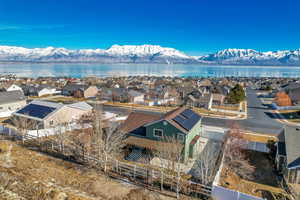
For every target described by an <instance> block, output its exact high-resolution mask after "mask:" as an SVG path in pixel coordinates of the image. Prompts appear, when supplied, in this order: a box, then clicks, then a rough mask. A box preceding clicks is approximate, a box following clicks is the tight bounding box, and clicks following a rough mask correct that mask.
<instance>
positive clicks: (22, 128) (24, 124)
mask: <svg viewBox="0 0 300 200" xmlns="http://www.w3.org/2000/svg"><path fill="white" fill-rule="evenodd" d="M10 120H11V122H12V124H13V125H14V126H15V127H16V128H17V130H18V131H19V133H20V134H21V137H22V142H23V143H24V136H25V135H26V134H27V132H28V130H30V129H32V128H34V127H35V126H36V121H34V120H30V119H27V118H24V117H18V116H13V117H12V118H11V119H10Z"/></svg>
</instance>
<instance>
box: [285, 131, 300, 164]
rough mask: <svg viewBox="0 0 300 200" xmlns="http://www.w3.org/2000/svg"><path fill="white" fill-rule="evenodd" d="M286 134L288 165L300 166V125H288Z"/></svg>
mask: <svg viewBox="0 0 300 200" xmlns="http://www.w3.org/2000/svg"><path fill="white" fill-rule="evenodd" d="M284 136H285V149H286V156H287V167H288V168H293V167H300V142H299V141H300V127H294V126H286V128H285V133H284Z"/></svg>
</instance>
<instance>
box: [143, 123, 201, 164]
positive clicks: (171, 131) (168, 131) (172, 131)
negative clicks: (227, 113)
mask: <svg viewBox="0 0 300 200" xmlns="http://www.w3.org/2000/svg"><path fill="white" fill-rule="evenodd" d="M164 122H167V121H165V120H162V121H159V122H157V123H154V124H151V125H149V126H147V128H146V137H147V138H149V139H152V140H159V138H158V137H156V136H154V134H153V131H154V129H161V130H163V135H164V136H165V137H166V136H167V137H174V136H175V135H176V136H175V137H177V134H179V133H180V134H182V135H183V136H184V138H185V139H184V142H183V144H184V150H183V158H184V161H186V160H187V159H188V157H189V154H190V143H191V141H192V140H193V138H194V137H195V136H196V135H200V132H201V120H200V121H199V122H198V123H197V124H196V125H195V126H194V127H193V129H192V130H191V131H190V132H189V133H188V134H185V133H183V132H182V131H180V130H179V129H178V128H176V127H174V126H173V125H172V124H170V123H169V122H167V124H166V125H164ZM198 145H199V141H198V142H197V143H196V144H195V145H194V148H193V152H195V150H196V148H197V147H198Z"/></svg>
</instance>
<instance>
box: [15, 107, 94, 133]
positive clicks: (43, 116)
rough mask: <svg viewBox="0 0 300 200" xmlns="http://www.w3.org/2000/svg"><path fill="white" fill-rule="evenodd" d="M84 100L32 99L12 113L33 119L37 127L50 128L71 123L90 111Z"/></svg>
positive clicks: (19, 116)
mask: <svg viewBox="0 0 300 200" xmlns="http://www.w3.org/2000/svg"><path fill="white" fill-rule="evenodd" d="M92 109H93V107H92V106H90V105H89V104H87V103H85V102H79V103H73V104H62V103H54V102H49V101H32V102H30V103H29V104H27V105H26V106H24V107H23V108H21V109H20V110H18V111H16V112H14V113H13V116H15V117H18V118H26V119H27V120H33V121H34V122H35V124H36V126H37V127H39V129H44V128H51V127H54V126H57V125H59V124H62V123H72V122H75V121H76V120H78V119H79V118H80V117H81V116H83V115H86V114H88V113H90V112H91V111H92Z"/></svg>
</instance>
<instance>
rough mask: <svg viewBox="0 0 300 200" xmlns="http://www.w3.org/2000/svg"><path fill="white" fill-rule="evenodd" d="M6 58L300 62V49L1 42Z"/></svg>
mask: <svg viewBox="0 0 300 200" xmlns="http://www.w3.org/2000/svg"><path fill="white" fill-rule="evenodd" d="M0 61H2V62H5V61H7V62H99V63H165V64H166V63H167V64H173V63H174V64H176V63H182V64H190V63H196V64H197V63H199V64H226V65H229V64H230V65H297V66H300V49H296V50H284V51H267V52H259V51H256V50H254V49H235V48H229V49H224V50H220V51H217V52H216V53H213V54H209V55H204V56H189V55H187V54H185V53H183V52H181V51H179V50H177V49H174V48H169V47H161V46H159V45H150V44H144V45H118V44H115V45H112V46H111V47H110V48H108V49H79V50H70V49H66V48H56V47H51V46H49V47H46V48H24V47H17V46H4V45H3V46H0Z"/></svg>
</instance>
